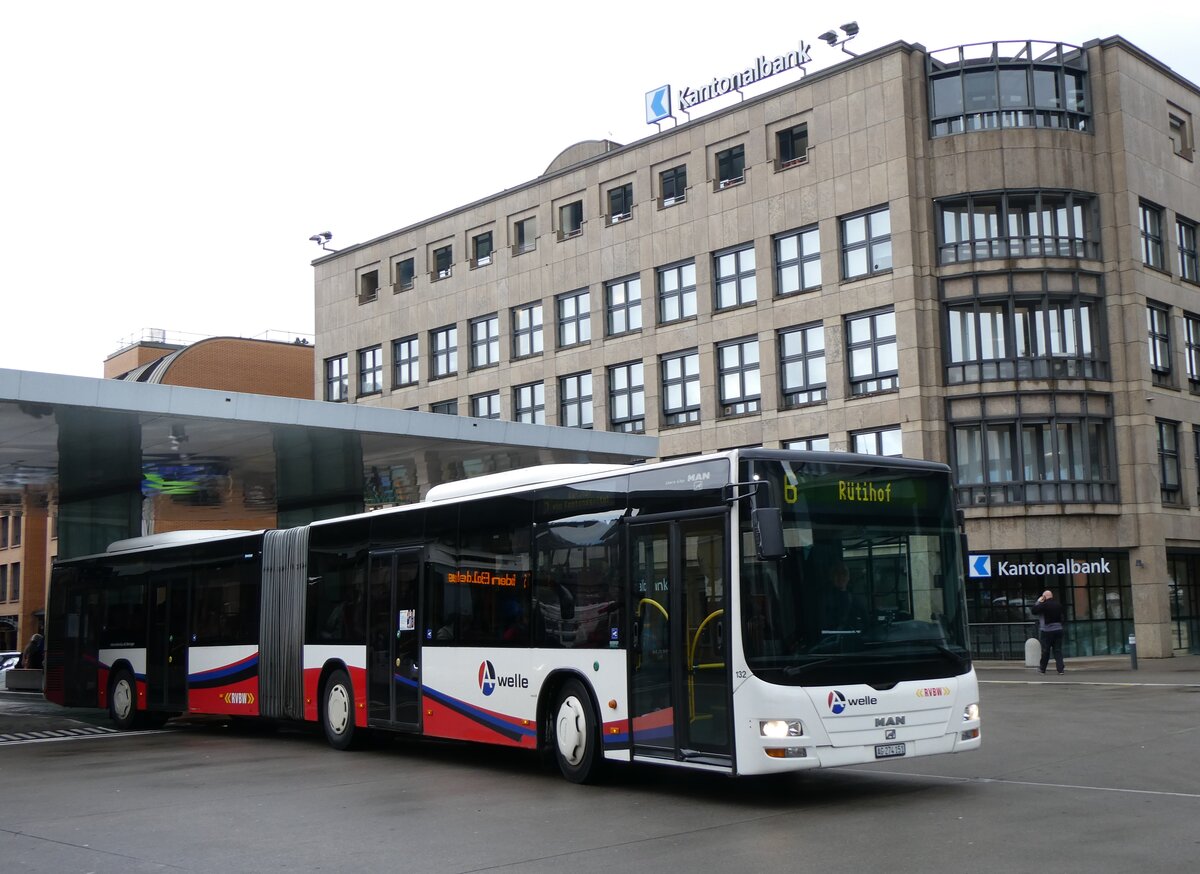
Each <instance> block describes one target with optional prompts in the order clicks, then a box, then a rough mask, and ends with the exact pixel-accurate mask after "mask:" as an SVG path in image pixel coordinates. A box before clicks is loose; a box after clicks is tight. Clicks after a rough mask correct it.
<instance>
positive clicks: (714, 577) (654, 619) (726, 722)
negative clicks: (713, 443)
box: [628, 515, 733, 765]
mask: <svg viewBox="0 0 1200 874" xmlns="http://www.w3.org/2000/svg"><path fill="white" fill-rule="evenodd" d="M727 526H728V522H727V516H725V515H719V516H698V517H691V518H683V519H678V518H677V519H670V520H666V519H664V520H661V521H647V522H638V523H635V524H632V525H630V528H629V538H630V541H629V542H630V549H629V552H628V555H629V557H630V561H631V562H632V566H631V568H630V579H631V580H632V581H633V585H632V587H631V590H632V593H633V616H634V619H635V624H634V636H633V640H632V650H631V652H630V701H631V704H630V716H631V718H632V725H631V729H630V737H631V740H632V744H633V754H634V756H641V757H651V758H674V759H678V760H681V761H709V762H711V763H713V764H723V765H728V764H730V763H731V761H732V754H733V747H732V742H731V736H732V735H731V731H732V727H731V722H730V701H731V698H730V682H729V669H728V666H729V657H728V649H729V636H728V634H727V633H726V629H727V628H728V627H729V621H728V618H727V613H726V610H727V603H726V602H727V596H728V589H729V587H728V585H727V583H726V580H727V577H728V567H727V562H726V559H725V553H726V530H727Z"/></svg>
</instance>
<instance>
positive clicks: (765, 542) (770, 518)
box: [750, 507, 787, 560]
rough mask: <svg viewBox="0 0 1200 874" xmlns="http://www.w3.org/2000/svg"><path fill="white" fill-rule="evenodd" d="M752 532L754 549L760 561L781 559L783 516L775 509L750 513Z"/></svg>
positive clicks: (768, 508)
mask: <svg viewBox="0 0 1200 874" xmlns="http://www.w3.org/2000/svg"><path fill="white" fill-rule="evenodd" d="M750 528H751V529H752V530H753V531H754V549H755V551H756V552H757V553H758V557H759V558H760V559H763V560H766V559H773V558H783V557H784V555H786V554H787V550H786V549H785V548H784V546H783V514H782V513H781V512H780V511H779V509H778V508H777V507H759V508H756V509H753V510H751V511H750Z"/></svg>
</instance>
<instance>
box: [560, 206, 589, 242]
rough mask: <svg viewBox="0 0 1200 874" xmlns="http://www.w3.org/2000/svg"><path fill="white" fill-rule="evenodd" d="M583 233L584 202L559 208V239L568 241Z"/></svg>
mask: <svg viewBox="0 0 1200 874" xmlns="http://www.w3.org/2000/svg"><path fill="white" fill-rule="evenodd" d="M582 233H583V201H582V200H576V201H572V202H571V203H566V204H563V205H562V206H560V207H559V208H558V238H559V239H560V240H566V239H568V238H569V237H578V236H579V235H580V234H582Z"/></svg>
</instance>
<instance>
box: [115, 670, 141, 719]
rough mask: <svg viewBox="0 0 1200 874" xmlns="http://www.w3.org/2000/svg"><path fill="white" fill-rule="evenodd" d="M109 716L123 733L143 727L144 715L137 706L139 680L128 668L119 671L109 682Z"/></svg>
mask: <svg viewBox="0 0 1200 874" xmlns="http://www.w3.org/2000/svg"><path fill="white" fill-rule="evenodd" d="M108 715H109V718H110V719H112V721H113V724H114V725H116V727H117V728H119V729H120V730H121V731H135V730H137V729H139V728H141V727H142V714H141V713H139V712H138V706H137V680H135V679H134V677H133V673H132V672H131V671H130V670H129V669H128V668H121V669H119V670H118V671H117V672H116V673H115V674H113V677H112V680H111V681H109V684H108Z"/></svg>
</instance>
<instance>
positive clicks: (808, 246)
mask: <svg viewBox="0 0 1200 874" xmlns="http://www.w3.org/2000/svg"><path fill="white" fill-rule="evenodd" d="M820 285H821V238H820V235H819V234H818V232H817V226H816V225H813V226H812V227H811V228H803V229H802V230H799V231H795V232H793V233H790V234H783V235H781V236H778V237H776V238H775V293H776V294H779V295H784V294H795V293H796V292H799V291H811V290H812V289H814V288H819V287H820Z"/></svg>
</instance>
